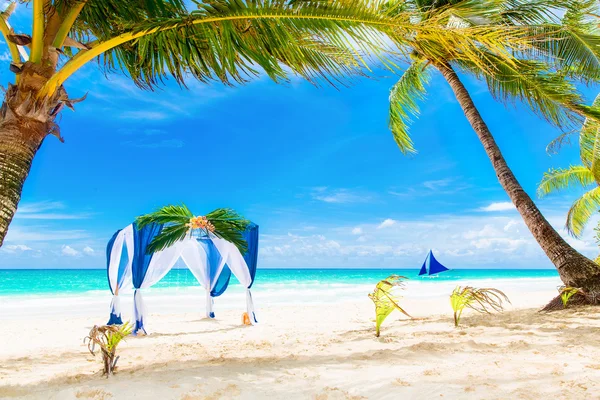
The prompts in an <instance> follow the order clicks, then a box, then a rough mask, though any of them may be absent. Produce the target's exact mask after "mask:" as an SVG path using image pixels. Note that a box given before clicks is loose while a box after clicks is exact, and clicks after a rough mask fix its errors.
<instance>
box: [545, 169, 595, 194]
mask: <svg viewBox="0 0 600 400" xmlns="http://www.w3.org/2000/svg"><path fill="white" fill-rule="evenodd" d="M594 183H596V181H595V180H594V175H593V174H592V172H591V171H590V170H589V169H588V168H587V167H586V166H584V165H572V166H570V167H569V168H564V169H563V168H559V169H551V170H550V171H548V172H546V173H544V177H543V178H542V181H541V182H540V184H539V185H538V189H537V193H538V196H539V197H543V196H546V195H548V194H550V193H553V192H557V191H560V190H563V189H569V188H572V187H574V186H579V187H587V186H589V185H592V184H594Z"/></svg>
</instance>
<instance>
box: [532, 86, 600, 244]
mask: <svg viewBox="0 0 600 400" xmlns="http://www.w3.org/2000/svg"><path fill="white" fill-rule="evenodd" d="M594 105H596V106H599V105H600V96H598V97H596V99H595V100H594ZM579 156H580V157H581V162H582V164H581V165H571V166H569V167H568V168H559V169H551V170H549V171H548V172H546V173H545V174H544V177H543V178H542V182H540V184H539V186H538V195H539V196H540V197H543V196H546V195H548V194H550V193H553V192H557V191H561V190H565V189H569V188H573V187H580V188H585V189H589V190H588V191H587V192H585V193H584V194H583V195H582V196H581V197H579V199H577V200H576V201H575V202H574V203H573V205H572V206H571V208H570V209H569V213H568V214H567V222H566V224H565V227H566V229H567V231H568V232H569V234H571V235H572V236H574V237H576V238H580V237H581V235H582V234H583V230H584V229H585V227H586V225H587V223H588V222H589V220H590V218H591V217H592V215H594V213H596V212H598V210H600V123H598V121H595V120H593V119H586V121H585V123H584V124H583V127H582V129H581V131H580V132H579Z"/></svg>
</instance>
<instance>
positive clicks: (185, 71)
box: [0, 0, 468, 246]
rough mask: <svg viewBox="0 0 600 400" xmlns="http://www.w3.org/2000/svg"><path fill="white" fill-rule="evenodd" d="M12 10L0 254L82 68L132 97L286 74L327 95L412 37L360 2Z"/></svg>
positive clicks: (101, 2) (111, 3) (1, 22)
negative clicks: (393, 44) (130, 85)
mask: <svg viewBox="0 0 600 400" xmlns="http://www.w3.org/2000/svg"><path fill="white" fill-rule="evenodd" d="M19 2H20V3H26V4H27V5H28V6H30V7H31V10H32V26H31V34H22V33H17V32H14V31H13V30H12V28H11V27H10V25H9V19H10V16H11V14H12V13H13V11H14V10H15V7H16V4H17V3H16V0H14V1H13V2H12V3H10V4H9V6H8V7H7V9H6V10H5V11H4V12H2V13H1V14H0V33H2V35H3V38H4V42H5V43H6V45H7V46H8V50H9V51H10V56H11V58H12V62H11V65H10V70H11V71H12V72H13V73H14V74H15V75H14V82H13V84H11V85H9V87H8V89H7V90H6V93H5V98H4V102H3V105H2V108H1V109H0V246H1V245H2V243H3V241H4V238H5V235H6V233H7V230H8V226H9V224H10V222H11V220H12V218H13V216H14V214H15V212H16V209H17V206H18V203H19V200H20V198H21V192H22V188H23V184H24V182H25V180H26V178H27V175H28V173H29V170H30V167H31V164H32V161H33V159H34V157H35V155H36V152H37V151H38V149H39V148H40V146H41V145H42V142H43V141H44V139H45V138H46V136H48V135H49V134H51V135H54V136H56V137H57V138H58V139H60V140H61V141H62V137H61V134H60V129H59V127H58V125H57V124H56V122H55V119H56V117H57V115H58V114H59V113H60V112H61V110H62V109H63V107H64V106H67V107H68V108H73V106H74V104H75V103H77V102H78V101H81V100H83V98H81V99H72V98H70V97H69V95H68V93H67V92H66V90H65V89H64V87H63V83H64V82H65V81H67V80H68V79H69V77H71V76H72V75H73V74H74V73H75V72H76V71H77V70H78V69H79V68H81V67H82V66H84V65H85V64H86V63H89V62H96V61H98V62H100V63H101V64H102V65H103V66H104V68H105V69H106V70H107V71H108V72H110V71H113V70H121V71H123V72H125V73H126V74H127V75H129V77H130V78H131V79H132V80H133V81H134V82H135V83H136V84H137V85H138V86H139V87H140V88H142V89H153V88H154V87H155V86H157V85H159V84H160V83H161V82H162V81H163V80H164V79H166V78H168V77H172V78H174V79H175V80H176V81H177V82H178V83H179V84H181V85H185V81H186V80H188V79H198V80H200V81H202V82H209V81H219V82H222V83H224V84H228V85H230V84H236V83H244V82H246V81H247V80H249V79H251V78H253V77H255V76H257V75H259V74H261V73H264V74H266V75H268V76H269V77H270V78H272V79H273V80H275V81H278V82H279V81H285V80H286V77H287V76H288V75H289V73H290V71H291V73H294V74H298V75H301V76H302V77H304V78H306V79H308V80H309V81H312V82H319V81H322V80H325V81H326V82H328V83H333V84H336V83H340V82H342V83H344V81H342V79H343V78H344V77H346V76H351V75H356V74H362V73H363V72H362V70H363V67H364V66H366V65H367V63H368V62H369V57H367V56H365V55H366V54H371V55H375V54H381V48H382V47H384V46H385V41H384V36H383V34H386V33H392V30H394V31H402V30H403V29H404V30H407V29H408V27H409V26H410V21H409V19H408V17H407V16H406V15H404V14H402V13H397V14H396V15H393V16H392V15H387V16H386V15H382V14H379V13H378V12H377V11H378V8H377V7H376V6H375V5H374V2H372V1H370V0H356V1H354V0H353V1H349V0H333V1H328V2H324V1H322V0H205V1H194V2H193V3H194V4H195V5H196V6H197V8H198V9H197V10H194V11H189V10H187V9H186V7H185V3H186V2H185V1H184V0H127V1H124V0H19ZM403 27H404V28H403ZM467 36H468V35H467ZM376 57H377V56H376Z"/></svg>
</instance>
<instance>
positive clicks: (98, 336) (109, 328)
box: [83, 322, 133, 378]
mask: <svg viewBox="0 0 600 400" xmlns="http://www.w3.org/2000/svg"><path fill="white" fill-rule="evenodd" d="M132 330H133V326H132V325H131V324H130V323H129V322H126V323H124V324H123V325H103V326H98V325H94V327H93V328H92V330H91V331H90V333H89V334H88V336H86V337H85V338H84V339H83V342H84V343H85V342H86V341H87V344H88V350H89V351H90V353H92V355H94V356H95V355H96V353H95V350H96V345H97V346H98V347H100V353H101V354H102V362H103V364H104V370H103V371H102V372H103V373H104V374H105V375H106V377H107V378H108V377H109V376H110V375H111V374H113V373H114V371H115V370H116V368H117V361H118V360H119V357H118V356H117V346H118V345H119V343H121V340H123V339H124V338H125V337H126V336H129V335H130V334H131V331H132Z"/></svg>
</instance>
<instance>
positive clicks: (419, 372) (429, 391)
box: [0, 282, 600, 400]
mask: <svg viewBox="0 0 600 400" xmlns="http://www.w3.org/2000/svg"><path fill="white" fill-rule="evenodd" d="M454 283H455V282H454ZM454 283H453V284H454ZM413 286H414V285H413ZM530 286H531V288H530V290H529V291H524V290H523V289H522V287H520V286H517V287H516V288H515V287H514V286H513V288H512V289H511V288H510V287H508V288H507V287H501V288H502V289H504V290H505V291H506V292H507V294H508V295H509V297H510V298H511V300H512V305H509V306H508V307H507V311H506V312H504V313H502V314H494V315H489V316H488V315H476V314H474V313H473V312H469V311H467V312H466V313H465V316H464V317H463V320H462V325H461V327H460V328H454V326H453V322H452V316H451V308H450V305H449V302H448V297H447V296H441V295H438V296H435V295H426V296H421V297H417V296H411V295H410V294H411V292H410V290H407V291H406V293H404V296H405V297H404V298H403V299H402V305H403V306H404V307H405V308H406V310H407V311H408V312H409V313H411V315H413V316H414V317H415V319H414V320H408V319H407V318H406V317H404V316H402V315H401V314H400V313H394V314H392V315H391V316H390V317H389V318H388V320H386V322H385V323H384V324H383V327H382V333H381V337H380V338H376V337H375V330H374V323H373V321H372V320H373V319H374V307H373V304H372V303H371V302H370V300H369V299H368V298H367V296H366V293H364V294H363V296H360V297H356V298H353V299H352V298H346V297H344V298H343V299H342V300H341V301H339V302H328V301H327V296H325V295H324V296H323V298H322V299H317V300H318V301H317V302H315V303H314V304H307V305H303V304H299V303H297V302H294V303H288V304H284V303H280V304H279V303H277V302H274V301H269V300H268V297H267V296H265V294H264V293H263V294H262V295H261V291H260V290H257V301H256V303H257V309H258V318H259V324H258V325H257V326H253V327H246V326H242V325H241V313H242V311H243V301H242V300H243V299H242V298H239V299H238V298H237V294H234V295H232V296H230V297H233V299H232V301H234V302H237V301H238V300H239V304H238V306H237V308H236V307H222V308H218V307H217V310H216V311H217V318H216V319H215V320H207V319H204V318H203V313H202V305H201V303H200V304H191V305H190V307H194V308H195V309H197V311H192V312H189V311H190V310H194V308H190V309H188V310H184V311H185V312H177V309H176V308H173V307H171V308H169V306H167V305H164V304H163V308H161V307H160V304H159V303H160V302H161V301H163V300H161V299H162V298H163V297H161V296H160V295H157V296H156V297H155V296H147V297H146V299H147V301H148V307H149V312H150V316H149V319H148V324H147V327H148V330H149V332H150V335H149V336H147V337H143V338H128V339H127V341H126V342H125V343H123V344H122V345H121V348H120V352H119V354H120V355H121V359H120V360H119V364H118V365H119V371H118V373H117V375H115V376H113V377H111V378H109V379H106V378H104V377H102V376H101V374H100V372H99V371H100V369H101V365H100V360H99V358H94V357H93V356H91V355H90V354H89V353H88V352H87V348H86V346H85V345H84V344H83V343H82V339H83V337H84V336H85V335H86V334H87V332H88V331H89V329H90V328H91V327H92V326H93V325H94V324H97V323H104V322H105V321H104V319H105V317H107V315H108V314H107V313H106V310H104V314H106V315H103V314H102V310H101V309H100V308H99V307H100V306H99V305H100V304H101V302H98V303H97V304H98V305H97V306H90V304H87V308H86V305H85V304H83V305H81V308H83V309H84V312H85V310H87V312H89V313H90V314H89V315H94V316H93V317H89V316H87V317H86V316H84V315H83V312H82V313H74V314H72V315H69V314H68V312H66V311H65V312H64V313H63V314H61V313H52V312H49V313H47V315H45V316H40V315H37V316H35V313H34V314H31V316H29V317H27V316H25V317H24V316H23V315H21V316H20V317H19V318H16V317H13V318H6V319H5V321H4V323H3V324H2V325H1V326H0V337H3V338H8V340H6V339H5V341H4V342H5V345H3V346H2V347H1V348H0V398H31V399H38V398H40V399H41V398H44V399H54V398H56V399H69V398H73V399H81V398H84V399H85V398H90V399H111V398H115V399H119V398H131V397H132V396H134V395H135V396H137V397H138V398H166V399H171V398H172V399H187V400H190V399H217V398H241V399H251V398H260V397H269V398H275V399H279V398H281V399H284V398H285V399H295V398H298V399H302V398H314V399H362V398H377V399H381V398H415V399H419V398H422V399H426V398H433V397H443V398H461V397H465V396H467V395H468V396H470V397H474V398H492V399H495V398H497V399H501V398H524V399H528V398H531V399H533V398H540V397H543V396H549V397H550V398H558V397H559V396H562V397H565V396H567V397H571V396H572V397H576V396H579V397H582V396H583V397H588V398H589V397H590V396H592V394H593V393H596V392H597V390H598V389H600V363H599V362H598V361H597V360H598V359H599V357H600V339H598V338H597V331H598V329H599V328H600V318H598V316H597V312H596V310H595V309H594V308H583V309H579V310H565V311H559V312H556V313H551V314H542V313H539V312H538V310H539V308H540V307H541V306H543V305H544V304H545V302H547V301H548V300H549V299H550V298H551V297H552V296H554V295H555V294H556V290H555V289H554V287H553V286H552V285H551V282H544V283H543V284H542V285H540V284H539V282H538V284H537V285H536V284H534V283H532V282H530ZM421 289H422V288H421ZM360 290H362V287H361V288H360ZM357 291H358V288H357ZM172 297H173V298H174V300H173V301H174V302H177V301H178V300H177V297H176V296H172ZM200 298H201V297H199V296H198V299H200ZM258 299H260V301H258ZM94 304H96V303H94ZM97 307H98V309H96V308H97ZM165 307H166V310H167V312H164V311H165ZM75 308H77V304H72V306H71V309H75ZM23 310H25V309H23ZM23 313H25V314H26V312H25V311H23ZM23 313H22V314H23ZM6 343H9V344H10V345H8V346H7V345H6Z"/></svg>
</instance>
